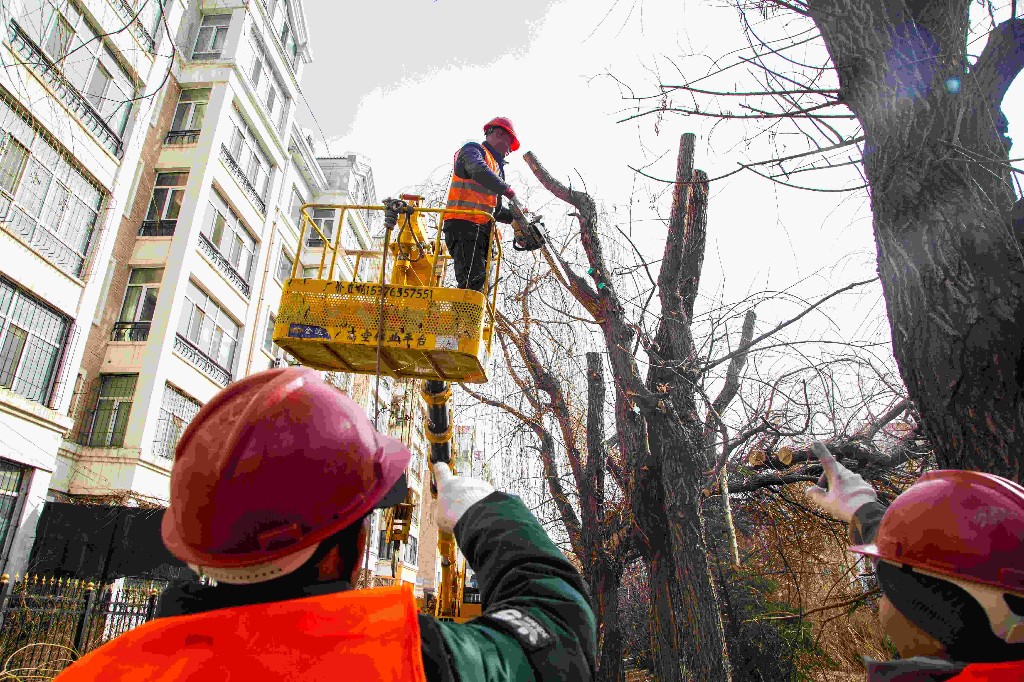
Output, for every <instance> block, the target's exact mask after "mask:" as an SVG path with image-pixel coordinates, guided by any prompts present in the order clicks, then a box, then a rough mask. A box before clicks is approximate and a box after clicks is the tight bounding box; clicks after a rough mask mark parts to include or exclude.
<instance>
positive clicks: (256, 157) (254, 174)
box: [228, 111, 270, 200]
mask: <svg viewBox="0 0 1024 682" xmlns="http://www.w3.org/2000/svg"><path fill="white" fill-rule="evenodd" d="M231 125H232V126H233V130H232V131H231V143H230V145H229V146H228V150H229V151H230V152H231V156H232V158H234V160H235V163H237V164H238V166H239V168H241V170H242V175H244V176H245V179H246V180H248V181H249V184H250V185H251V186H252V188H253V189H254V190H255V191H256V194H257V195H258V196H259V197H260V198H261V199H264V200H266V198H267V188H268V187H269V186H270V160H269V159H268V158H267V155H266V154H265V153H264V152H263V148H262V147H261V146H260V144H259V142H258V141H257V140H256V134H255V133H253V132H252V129H251V128H249V126H248V125H247V124H246V123H245V121H243V120H242V117H241V115H240V114H239V113H238V111H232V114H231Z"/></svg>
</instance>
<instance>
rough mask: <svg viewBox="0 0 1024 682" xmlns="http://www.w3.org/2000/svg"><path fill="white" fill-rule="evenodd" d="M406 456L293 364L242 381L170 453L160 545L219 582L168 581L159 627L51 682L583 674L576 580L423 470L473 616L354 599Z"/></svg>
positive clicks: (493, 506)
mask: <svg viewBox="0 0 1024 682" xmlns="http://www.w3.org/2000/svg"><path fill="white" fill-rule="evenodd" d="M410 457H411V453H410V451H409V449H408V448H407V447H406V446H405V445H404V444H403V443H402V442H401V441H399V440H396V439H394V438H391V437H389V436H386V435H384V434H382V433H379V432H378V431H376V430H375V429H374V428H373V426H372V425H371V423H370V421H369V420H368V419H367V417H366V414H365V412H364V411H363V409H362V408H360V407H359V405H357V404H356V403H355V402H353V401H352V400H351V399H350V398H348V397H347V396H345V395H344V394H342V393H341V392H340V391H338V390H337V389H335V388H334V387H332V386H330V385H329V384H327V383H325V382H324V381H323V380H322V379H321V378H320V375H319V373H317V372H315V371H313V370H310V369H304V368H287V369H274V370H269V371H266V372H262V373H259V374H255V375H252V376H249V377H246V378H244V379H242V380H240V381H238V382H236V383H234V384H231V385H230V386H228V387H227V388H226V389H224V390H223V391H221V392H220V393H219V394H218V395H216V396H215V397H214V398H213V399H212V400H211V401H210V402H209V403H207V404H206V405H205V406H204V407H203V408H202V409H201V410H200V411H199V413H198V414H197V415H196V416H195V418H194V419H193V420H192V422H191V423H190V424H189V426H188V428H187V429H186V430H185V432H184V434H183V435H182V438H181V441H180V442H179V444H178V446H177V448H176V449H175V458H174V466H173V469H172V472H171V492H170V506H169V508H168V509H167V511H166V512H165V514H164V518H163V539H164V543H165V544H166V545H167V547H168V549H169V550H170V551H171V552H172V553H173V554H174V555H175V556H177V557H178V558H180V559H181V560H183V561H185V562H186V563H188V564H189V565H190V566H191V567H192V569H193V570H194V571H196V572H197V573H198V574H200V575H201V576H205V577H207V578H212V579H213V580H214V581H215V582H216V584H215V585H211V586H207V585H195V586H186V587H179V588H169V589H167V590H165V592H164V594H163V595H162V596H161V599H160V604H159V606H158V609H157V618H156V619H155V620H151V621H150V622H148V623H146V624H144V625H142V626H140V627H138V628H136V629H134V630H131V631H129V632H127V633H125V634H123V635H121V636H119V637H117V638H116V639H114V640H111V641H110V642H108V643H106V644H105V645H103V646H102V647H100V648H98V649H96V650H94V651H92V652H90V653H89V654H87V655H86V656H84V657H83V658H82V659H80V660H79V661H78V662H76V663H75V664H73V665H72V666H71V667H69V668H68V669H67V670H65V671H64V673H62V674H61V675H60V676H59V677H58V678H57V679H58V680H59V682H78V681H79V680H81V681H85V680H89V681H92V680H103V681H104V682H128V681H135V680H139V681H142V680H145V681H147V682H164V681H167V682H170V681H171V680H174V681H175V682H178V681H195V680H204V681H205V680H218V681H219V680H245V681H246V682H249V681H251V682H260V681H262V680H275V682H277V681H286V680H302V681H303V682H327V681H328V680H329V681H330V682H337V681H338V680H358V681H359V682H373V681H377V680H380V681H383V680H387V681H388V682H404V681H406V680H410V681H416V682H423V681H424V680H431V681H433V680H463V681H469V680H474V681H476V680H480V681H482V682H488V681H494V682H497V681H499V680H540V679H544V680H549V679H550V680H556V679H557V680H587V679H592V678H593V670H594V667H595V650H596V627H595V619H594V613H593V610H592V608H591V605H590V602H589V599H588V597H587V596H586V590H585V588H584V585H583V582H582V580H581V578H580V575H579V572H578V571H576V570H575V569H574V568H573V566H572V565H571V564H570V563H569V562H568V560H566V558H565V556H564V555H563V554H562V553H561V552H560V551H559V550H558V548H557V547H555V545H554V544H553V543H552V542H551V540H550V539H549V538H548V536H547V534H546V533H545V532H544V530H543V528H541V526H540V524H539V523H538V522H537V520H536V519H535V518H534V517H533V515H532V514H531V513H530V512H529V511H528V510H527V509H526V507H525V506H524V505H523V503H522V501H520V500H519V498H517V497H512V496H509V495H505V494H503V493H500V492H495V490H494V488H493V487H491V486H490V485H489V484H488V483H486V482H484V481H480V480H476V479H471V478H466V477H462V476H455V475H453V474H452V472H451V470H450V469H449V468H448V466H447V465H446V464H435V465H434V474H435V478H436V483H437V488H438V517H437V522H438V527H439V528H441V529H443V530H447V531H453V532H454V533H455V536H456V539H457V541H458V542H459V546H460V547H461V549H462V551H463V553H464V554H465V556H466V559H467V560H468V562H469V564H470V565H471V566H472V567H473V569H474V570H475V572H476V576H477V579H478V581H479V588H480V594H481V596H482V599H483V609H484V611H483V615H482V616H480V617H479V618H476V619H474V620H472V621H469V622H467V623H463V624H456V623H450V622H439V621H437V620H435V619H434V618H433V617H430V616H425V615H422V614H419V613H418V612H417V610H416V604H415V601H414V600H413V593H412V587H411V586H410V585H401V586H396V587H384V588H374V589H366V590H353V589H352V585H353V583H354V582H355V579H356V576H357V575H358V573H359V568H360V564H361V561H360V559H361V558H362V556H363V552H364V551H365V547H366V543H367V542H368V537H367V535H368V533H369V529H370V514H371V512H372V511H373V510H374V509H379V508H382V507H388V506H392V505H394V504H396V503H398V502H400V501H402V500H404V499H405V495H406V489H407V484H406V480H405V470H406V467H407V466H408V464H409V460H410Z"/></svg>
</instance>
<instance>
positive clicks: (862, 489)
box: [805, 441, 878, 523]
mask: <svg viewBox="0 0 1024 682" xmlns="http://www.w3.org/2000/svg"><path fill="white" fill-rule="evenodd" d="M811 448H812V449H813V450H814V454H815V455H817V456H818V461H819V462H821V468H822V469H824V470H825V472H824V473H823V474H822V475H821V478H819V479H818V485H814V486H811V487H810V488H808V489H807V491H806V493H805V494H806V495H807V498H808V499H809V500H810V501H811V502H814V503H815V504H817V505H818V506H819V507H821V508H822V509H824V510H825V511H826V512H828V513H829V514H830V515H831V516H832V517H833V518H835V519H839V520H840V521H846V522H847V523H849V522H850V520H851V519H853V515H854V513H855V512H856V511H857V510H858V509H860V508H861V507H862V506H864V505H865V504H867V503H868V502H877V501H878V494H877V493H876V492H875V489H874V488H872V487H871V485H870V484H869V483H868V482H867V481H865V480H864V479H863V478H862V477H861V476H860V474H855V473H853V472H852V471H850V470H849V469H847V468H846V467H844V466H843V465H842V464H840V463H839V462H837V461H836V458H835V457H833V456H832V453H831V452H829V451H828V448H827V447H825V444H824V443H822V442H820V441H819V442H815V443H814V444H813V445H812V446H811ZM826 481H828V490H825V488H823V487H822V484H824V483H825V482H826Z"/></svg>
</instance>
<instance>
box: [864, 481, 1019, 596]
mask: <svg viewBox="0 0 1024 682" xmlns="http://www.w3.org/2000/svg"><path fill="white" fill-rule="evenodd" d="M850 551H852V552H856V553H858V554H865V555H867V556H870V557H874V558H875V559H881V560H883V561H888V562H890V563H894V564H902V565H906V566H911V567H914V568H918V569H921V570H923V571H927V572H928V573H932V574H935V575H938V576H947V577H949V578H954V579H959V580H963V581H967V582H973V583H980V584H983V585H992V586H995V587H998V588H1001V589H1004V590H1007V591H1010V592H1016V593H1024V487H1021V486H1020V485H1018V484H1017V483H1014V482H1013V481H1010V480H1007V479H1005V478H1001V477H999V476H995V475H993V474H986V473H981V472H977V471H954V470H944V471H929V472H928V473H926V474H925V475H924V476H922V477H921V478H920V479H918V481H917V483H915V484H914V485H912V486H911V487H910V488H908V489H907V490H906V491H905V492H904V493H903V494H902V495H900V496H899V497H897V498H896V499H895V500H894V501H893V503H892V505H891V506H890V507H889V509H887V510H886V512H885V515H884V516H883V517H882V521H881V523H880V524H879V526H878V534H877V535H876V536H875V541H874V543H872V544H870V545H857V546H854V547H851V548H850Z"/></svg>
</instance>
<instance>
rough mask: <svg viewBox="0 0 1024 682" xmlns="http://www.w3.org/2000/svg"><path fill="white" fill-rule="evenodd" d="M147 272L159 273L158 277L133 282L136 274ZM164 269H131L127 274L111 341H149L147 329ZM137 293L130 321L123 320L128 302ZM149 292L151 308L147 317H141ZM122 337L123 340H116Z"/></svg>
mask: <svg viewBox="0 0 1024 682" xmlns="http://www.w3.org/2000/svg"><path fill="white" fill-rule="evenodd" d="M147 271H159V276H158V278H157V279H156V280H155V281H151V282H146V281H141V282H133V281H132V280H133V279H135V275H136V273H142V272H147ZM163 276H164V268H132V269H131V270H130V271H129V273H128V284H127V285H125V290H124V298H122V299H121V312H119V313H118V315H117V321H116V322H115V323H114V331H113V333H112V334H111V339H110V340H111V341H130V342H142V341H148V340H149V329H150V325H151V323H152V322H153V312H154V311H155V310H156V306H157V304H158V303H159V301H160V286H161V284H162V283H163ZM136 290H137V291H138V296H136V297H135V300H134V304H133V305H134V308H135V309H134V312H133V313H132V314H131V316H130V317H131V319H125V314H126V312H127V311H128V300H129V296H131V295H132V294H133V293H134V292H135V291H136ZM150 292H152V294H153V298H152V308H151V309H150V310H149V317H148V318H147V317H143V316H144V315H145V314H146V313H145V311H146V307H147V303H148V301H149V295H150ZM118 336H122V337H125V338H117V337H118Z"/></svg>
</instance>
